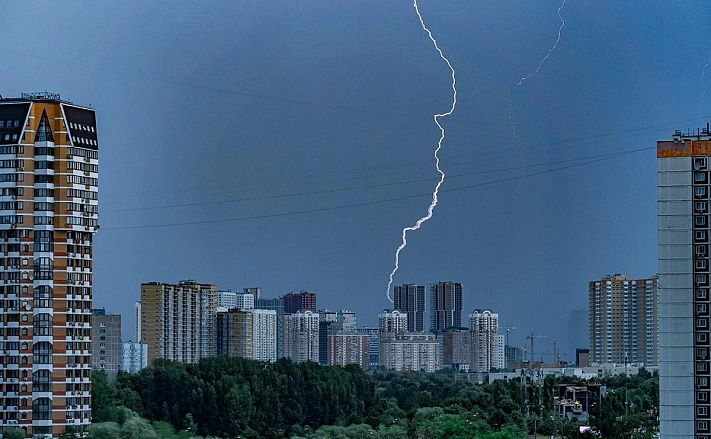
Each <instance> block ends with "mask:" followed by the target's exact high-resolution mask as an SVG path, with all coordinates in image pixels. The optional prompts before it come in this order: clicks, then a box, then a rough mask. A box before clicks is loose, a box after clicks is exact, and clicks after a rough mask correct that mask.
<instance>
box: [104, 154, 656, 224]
mask: <svg viewBox="0 0 711 439" xmlns="http://www.w3.org/2000/svg"><path fill="white" fill-rule="evenodd" d="M654 148H656V146H652V147H646V148H639V149H635V150H631V151H625V152H620V153H617V154H613V155H610V156H607V157H601V158H596V159H593V160H588V161H585V162H582V163H576V164H571V165H567V166H560V167H558V168H553V169H547V170H544V171H538V172H532V173H529V174H524V175H517V176H512V177H506V178H501V179H498V180H491V181H487V182H483V183H476V184H471V185H466V186H460V187H457V188H452V189H447V190H442V191H441V192H442V193H449V192H458V191H463V190H467V189H473V188H477V187H482V186H489V185H492V184H497V183H504V182H508V181H513V180H520V179H523V178H527V177H534V176H538V175H544V174H549V173H552V172H556V171H561V170H565V169H571V168H576V167H580V166H585V165H589V164H592V163H597V162H601V161H604V160H610V159H613V158H618V157H622V156H625V155H630V154H635V153H637V152H641V151H649V150H651V149H654ZM431 195H432V193H431V192H427V193H421V194H414V195H405V196H401V197H394V198H387V199H381V200H375V201H366V202H362V203H352V204H345V205H340V206H331V207H321V208H316V209H305V210H299V211H293V212H280V213H273V214H264V215H253V216H243V217H234V218H224V219H214V220H200V221H185V222H177V223H164V224H149V225H139V226H122V227H106V228H105V230H135V229H153V228H161V227H173V226H189V225H198V224H215V223H226V222H236V221H246V220H254V219H267V218H278V217H285V216H293V215H303V214H308V213H317V212H328V211H332V210H340V209H349V208H353V207H363V206H371V205H375V204H382V203H390V202H394V201H401V200H406V199H412V198H419V197H425V196H427V197H429V196H431Z"/></svg>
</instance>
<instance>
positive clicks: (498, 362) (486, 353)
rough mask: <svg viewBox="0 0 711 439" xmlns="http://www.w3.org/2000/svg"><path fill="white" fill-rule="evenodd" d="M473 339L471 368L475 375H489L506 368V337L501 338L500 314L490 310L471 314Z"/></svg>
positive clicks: (476, 311)
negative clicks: (493, 370)
mask: <svg viewBox="0 0 711 439" xmlns="http://www.w3.org/2000/svg"><path fill="white" fill-rule="evenodd" d="M469 331H470V332H471V337H472V347H471V354H472V357H471V358H472V360H471V367H470V369H469V370H470V371H471V372H474V373H488V372H489V371H490V370H491V369H503V368H505V367H506V360H505V351H504V343H505V341H504V336H503V335H502V336H499V314H497V313H495V312H492V311H491V310H488V309H476V310H474V311H473V312H472V313H471V314H469Z"/></svg>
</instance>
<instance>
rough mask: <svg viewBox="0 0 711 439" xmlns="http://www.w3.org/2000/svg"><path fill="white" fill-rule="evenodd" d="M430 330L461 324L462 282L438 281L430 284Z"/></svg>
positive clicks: (436, 330)
mask: <svg viewBox="0 0 711 439" xmlns="http://www.w3.org/2000/svg"><path fill="white" fill-rule="evenodd" d="M430 304H431V305H430V331H433V332H438V331H441V330H443V329H446V328H449V327H451V326H456V327H460V326H462V284H460V283H457V282H439V283H436V284H432V285H431V286H430Z"/></svg>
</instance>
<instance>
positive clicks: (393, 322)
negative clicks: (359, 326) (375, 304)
mask: <svg viewBox="0 0 711 439" xmlns="http://www.w3.org/2000/svg"><path fill="white" fill-rule="evenodd" d="M378 329H379V330H380V333H381V334H383V335H385V336H388V335H395V334H398V333H400V332H405V331H407V313H406V312H402V311H398V310H396V309H385V310H383V312H381V313H380V314H378ZM381 338H382V336H381Z"/></svg>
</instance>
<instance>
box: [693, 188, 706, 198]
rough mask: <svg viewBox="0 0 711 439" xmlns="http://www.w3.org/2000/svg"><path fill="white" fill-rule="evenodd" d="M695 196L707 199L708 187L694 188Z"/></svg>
mask: <svg viewBox="0 0 711 439" xmlns="http://www.w3.org/2000/svg"><path fill="white" fill-rule="evenodd" d="M694 195H695V196H696V198H706V186H696V187H694Z"/></svg>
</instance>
